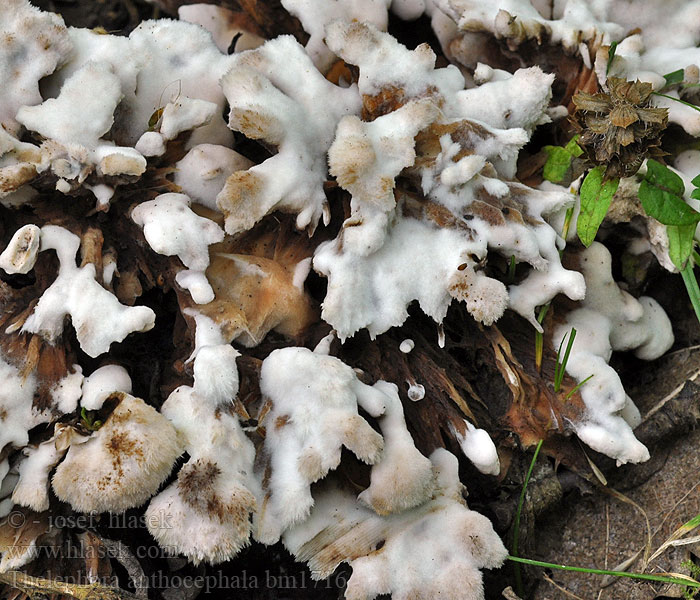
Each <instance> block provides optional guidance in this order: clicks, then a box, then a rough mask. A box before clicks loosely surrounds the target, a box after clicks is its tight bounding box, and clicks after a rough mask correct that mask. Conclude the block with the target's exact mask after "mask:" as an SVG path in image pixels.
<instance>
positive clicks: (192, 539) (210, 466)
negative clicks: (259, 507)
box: [146, 458, 256, 564]
mask: <svg viewBox="0 0 700 600" xmlns="http://www.w3.org/2000/svg"><path fill="white" fill-rule="evenodd" d="M230 475H231V473H228V472H222V470H221V468H219V466H218V465H217V464H216V463H215V462H212V461H211V460H209V459H206V458H200V459H198V460H196V461H190V462H189V463H187V464H186V465H185V466H184V467H182V469H180V473H179V474H178V476H177V482H175V483H173V484H171V485H170V486H168V487H167V488H166V489H165V490H164V491H163V492H162V493H160V494H158V496H156V497H155V498H154V499H153V500H152V501H151V504H150V505H149V507H148V510H147V511H146V523H147V525H148V530H149V531H150V533H151V535H152V536H153V537H154V538H155V539H156V541H157V542H158V543H159V544H160V545H161V546H162V547H163V548H167V549H177V551H178V552H180V553H182V554H184V555H185V556H186V557H187V558H188V559H189V560H191V561H192V562H193V563H194V564H199V563H200V562H202V561H205V562H208V563H211V564H216V563H220V562H223V561H225V560H228V559H230V558H233V557H234V556H235V555H236V554H237V553H238V551H239V550H240V549H241V548H242V547H244V546H247V545H248V540H249V538H250V519H249V516H248V515H249V514H250V513H251V512H252V511H254V510H255V506H256V501H255V496H254V495H253V494H252V493H251V492H250V490H248V489H247V488H246V487H244V486H243V485H239V484H238V483H237V482H236V481H235V479H232V478H231V477H230Z"/></svg>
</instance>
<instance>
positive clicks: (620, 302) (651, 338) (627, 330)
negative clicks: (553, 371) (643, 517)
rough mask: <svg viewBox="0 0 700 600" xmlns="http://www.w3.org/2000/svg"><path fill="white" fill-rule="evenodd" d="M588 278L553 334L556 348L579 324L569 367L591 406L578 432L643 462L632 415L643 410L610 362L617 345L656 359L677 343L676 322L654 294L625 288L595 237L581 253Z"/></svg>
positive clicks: (620, 457) (600, 447)
mask: <svg viewBox="0 0 700 600" xmlns="http://www.w3.org/2000/svg"><path fill="white" fill-rule="evenodd" d="M579 260H580V262H581V269H582V272H583V275H584V277H585V278H586V298H585V299H584V300H583V302H582V303H581V308H577V309H575V310H573V311H572V312H570V313H569V314H568V315H567V318H566V322H565V323H563V324H561V325H559V326H558V327H557V328H556V329H555V331H554V335H553V337H552V343H553V345H554V347H555V349H556V348H558V347H559V344H561V341H562V339H564V337H565V336H569V335H571V329H572V328H575V329H576V338H575V340H574V343H573V346H572V348H571V354H570V355H569V360H568V362H567V364H566V372H567V373H569V375H571V376H572V377H573V378H574V379H576V380H577V381H579V382H581V381H584V380H585V379H586V378H588V377H590V376H591V375H592V376H593V377H592V378H591V379H590V381H588V382H586V383H585V384H584V385H583V386H582V387H581V397H582V398H583V401H584V403H585V404H586V408H587V412H586V415H585V416H584V419H583V420H582V421H581V422H580V423H575V424H574V425H575V428H576V433H577V434H578V436H579V437H580V438H581V439H582V440H583V441H584V442H586V443H587V444H588V445H589V446H590V447H591V448H593V449H594V450H597V451H599V452H602V453H604V454H607V455H608V456H610V457H611V458H615V459H616V460H617V461H618V463H626V462H642V461H645V460H647V459H648V458H649V452H648V451H647V449H646V448H645V447H644V446H643V445H642V444H641V443H640V442H639V441H638V440H637V439H636V438H635V437H634V434H633V433H632V429H631V426H634V425H636V424H637V423H632V424H630V423H628V422H627V418H628V415H635V413H636V414H637V415H638V411H636V409H635V408H634V405H633V404H632V401H631V399H630V398H629V396H627V394H626V393H625V390H624V388H623V387H622V382H621V381H620V377H619V376H618V374H617V373H616V372H615V370H614V369H613V368H612V367H610V366H609V365H608V364H607V363H608V361H609V360H610V356H611V354H612V352H613V350H635V353H636V354H637V356H638V357H639V358H642V359H645V360H653V359H654V358H658V357H659V356H661V355H662V354H663V353H664V352H666V351H667V350H668V349H669V348H670V347H671V346H672V345H673V331H672V329H671V322H670V321H669V319H668V317H667V316H666V313H665V312H664V310H663V309H662V308H661V307H660V306H659V304H658V303H657V302H656V300H654V299H653V298H649V297H645V296H643V297H641V298H640V299H639V300H637V299H635V298H633V297H632V296H631V295H630V294H628V293H627V292H625V291H623V290H621V289H620V288H619V287H618V286H617V284H616V283H615V281H614V280H613V278H612V274H611V272H610V269H611V266H610V253H609V252H608V250H607V248H605V246H603V245H602V244H600V243H598V242H594V243H593V244H592V245H591V247H590V248H588V249H587V250H584V251H583V252H581V254H580V258H579Z"/></svg>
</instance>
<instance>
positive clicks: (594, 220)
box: [576, 167, 620, 247]
mask: <svg viewBox="0 0 700 600" xmlns="http://www.w3.org/2000/svg"><path fill="white" fill-rule="evenodd" d="M619 184H620V180H619V179H612V180H610V181H603V167H596V168H595V169H592V170H591V171H589V172H588V175H586V178H585V179H584V180H583V184H582V185H581V212H580V214H579V216H578V220H577V223H576V231H577V233H578V237H579V239H580V240H581V243H582V244H583V245H584V246H586V247H588V246H590V245H591V244H592V243H593V240H594V239H595V236H596V233H598V228H599V227H600V224H601V223H602V222H603V219H604V218H605V215H606V214H607V212H608V208H610V202H611V201H612V197H613V196H614V195H615V192H616V191H617V186H618V185H619Z"/></svg>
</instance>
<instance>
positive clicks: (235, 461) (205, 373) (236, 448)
mask: <svg viewBox="0 0 700 600" xmlns="http://www.w3.org/2000/svg"><path fill="white" fill-rule="evenodd" d="M191 314H192V315H193V316H194V318H195V321H196V335H197V338H196V345H195V351H194V353H193V356H192V358H194V387H190V386H181V387H179V388H177V389H176V390H175V391H174V392H173V393H172V394H170V396H169V397H168V399H167V400H166V401H165V403H164V404H163V407H162V413H163V414H164V415H165V416H166V417H167V418H168V419H169V420H170V422H171V423H172V424H173V426H174V428H175V429H176V430H177V432H178V436H179V438H180V440H181V442H182V444H183V449H184V450H185V451H186V452H187V453H188V454H189V456H190V459H189V460H188V461H187V463H186V464H185V465H184V466H183V467H182V468H181V469H180V472H179V473H178V477H177V481H175V482H174V483H172V484H170V485H169V486H168V487H167V488H166V489H165V490H163V491H162V492H161V493H160V494H158V495H157V496H156V497H155V498H153V499H152V500H151V503H150V504H149V506H148V509H147V511H146V516H147V523H148V530H149V531H150V533H151V535H153V537H154V538H155V539H156V540H157V541H158V543H160V544H161V545H162V546H163V547H164V548H169V549H170V550H171V551H177V552H179V553H182V554H184V555H185V556H187V558H188V559H189V560H191V561H193V562H194V563H195V564H197V563H199V562H201V561H206V562H208V563H212V564H214V563H219V562H222V561H225V560H228V559H230V558H232V557H233V556H235V555H236V553H237V552H238V551H239V550H240V549H241V548H242V547H244V546H246V545H247V544H248V540H249V537H250V531H251V524H250V517H249V515H250V513H252V512H254V511H255V510H256V507H257V501H256V496H259V495H260V490H259V484H258V482H257V480H256V479H255V477H254V475H253V461H254V458H255V449H254V448H253V444H252V442H250V440H248V438H247V437H246V435H245V433H244V432H243V430H242V429H241V426H240V424H239V422H238V419H237V418H236V417H235V416H234V415H232V414H231V413H230V409H231V406H232V404H233V401H234V399H235V397H236V395H237V394H238V369H237V367H236V357H237V356H238V352H236V351H235V350H234V349H233V348H232V347H231V346H229V345H228V344H226V343H225V342H224V339H223V336H222V334H221V332H220V331H219V329H218V327H217V326H216V324H215V323H213V321H211V320H210V319H208V318H207V317H205V316H203V315H200V314H197V313H196V312H194V311H192V313H191Z"/></svg>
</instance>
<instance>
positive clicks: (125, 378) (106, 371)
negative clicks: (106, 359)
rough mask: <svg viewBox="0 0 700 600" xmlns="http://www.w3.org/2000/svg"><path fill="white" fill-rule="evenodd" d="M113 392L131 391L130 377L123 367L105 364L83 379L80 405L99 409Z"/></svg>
mask: <svg viewBox="0 0 700 600" xmlns="http://www.w3.org/2000/svg"><path fill="white" fill-rule="evenodd" d="M115 392H125V393H127V394H130V393H131V378H130V377H129V374H128V373H127V371H126V369H125V368H124V367H120V366H119V365H105V366H103V367H100V368H99V369H95V370H94V371H93V372H92V374H91V375H89V376H88V377H86V378H85V379H84V380H83V388H82V397H81V399H80V405H81V406H82V407H83V408H85V409H87V410H100V408H102V405H103V404H104V402H105V400H107V398H109V397H110V396H111V395H112V394H114V393H115Z"/></svg>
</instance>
